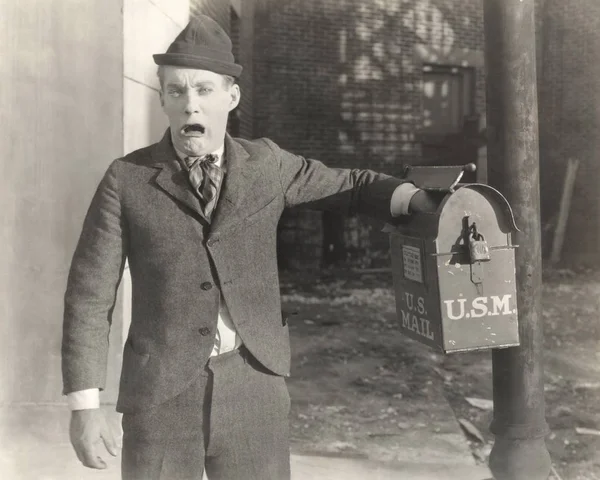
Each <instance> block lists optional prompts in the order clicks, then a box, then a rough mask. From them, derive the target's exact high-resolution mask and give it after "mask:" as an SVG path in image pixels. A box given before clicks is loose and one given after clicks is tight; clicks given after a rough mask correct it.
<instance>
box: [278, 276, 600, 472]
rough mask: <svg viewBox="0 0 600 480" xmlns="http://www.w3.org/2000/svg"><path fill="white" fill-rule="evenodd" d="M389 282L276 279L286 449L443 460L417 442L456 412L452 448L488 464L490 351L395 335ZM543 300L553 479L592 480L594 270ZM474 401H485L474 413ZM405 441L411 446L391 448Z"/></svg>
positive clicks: (598, 338)
mask: <svg viewBox="0 0 600 480" xmlns="http://www.w3.org/2000/svg"><path fill="white" fill-rule="evenodd" d="M391 284H392V282H391V274H390V273H389V272H382V273H368V274H365V273H360V272H351V271H347V270H344V271H341V270H340V271H326V272H320V273H318V274H306V273H304V274H285V273H284V274H283V275H282V299H283V308H284V310H285V311H286V312H288V313H289V314H290V332H291V337H292V350H293V353H292V355H293V360H292V362H293V367H292V377H291V379H290V380H289V382H288V383H289V386H290V392H291V395H292V399H293V403H292V414H291V419H292V446H293V449H294V450H295V451H296V452H299V453H311V452H314V453H319V454H331V455H343V456H350V457H369V458H373V459H378V460H384V461H391V462H393V461H394V460H395V459H398V458H400V457H402V458H406V455H407V451H408V452H409V454H410V452H414V459H415V460H416V461H439V462H451V461H452V458H451V457H452V456H449V457H448V458H441V459H430V458H427V459H424V458H423V457H419V452H420V451H423V449H424V448H425V447H426V446H425V445H419V435H418V432H419V431H423V432H425V433H426V432H427V429H429V428H435V429H436V433H437V434H439V435H442V436H443V434H444V430H445V428H446V427H445V425H446V424H445V423H444V422H445V421H446V422H447V421H448V420H452V421H455V420H454V419H453V418H450V419H448V418H447V417H452V413H451V412H452V411H453V413H454V415H455V417H456V418H457V419H462V420H466V421H468V422H470V426H471V432H470V433H467V432H466V431H465V432H464V434H463V435H464V437H463V438H461V439H460V440H461V441H460V442H458V443H460V444H462V445H464V443H465V442H464V439H465V438H466V439H467V440H468V444H469V446H470V450H471V454H472V455H473V456H474V458H475V459H476V461H477V462H481V463H483V462H487V459H488V456H489V452H490V450H491V448H492V445H493V436H492V435H491V434H490V433H489V424H490V421H491V418H492V411H491V407H490V402H489V401H490V400H491V399H492V363H491V355H490V353H489V352H475V353H463V354H452V355H443V354H441V353H437V352H435V351H434V350H432V349H430V348H429V347H426V346H423V345H421V344H418V343H417V342H414V341H413V340H410V339H408V338H407V337H405V336H404V335H402V334H400V333H398V331H397V329H396V315H395V307H394V297H393V292H392V290H391ZM542 303H543V311H542V315H543V319H544V329H545V339H544V345H545V352H544V353H545V393H546V396H545V397H546V418H547V421H548V424H549V426H550V428H551V431H552V433H551V434H550V435H549V437H548V438H547V446H548V449H549V451H550V454H551V458H552V462H553V474H552V475H551V477H550V478H557V479H559V480H600V436H599V435H600V402H598V401H597V400H598V398H600V273H599V272H592V271H580V272H572V271H568V270H562V271H553V272H549V273H547V274H545V275H544V289H543V301H542ZM440 389H441V390H442V392H440ZM435 393H441V395H436V394H435ZM435 398H441V399H444V398H445V400H446V401H445V402H440V401H438V403H440V405H436V404H435V403H436V402H435V401H432V400H431V399H435ZM473 398H475V399H483V400H487V402H483V404H482V405H479V406H473V405H472V404H471V403H469V401H468V400H467V399H473ZM471 402H473V400H471ZM441 403H444V405H441ZM448 404H449V405H450V407H451V411H450V413H449V410H448ZM432 425H435V427H432ZM447 425H450V424H447ZM582 429H583V430H582ZM450 430H456V429H455V427H453V428H450V426H448V431H450ZM399 432H403V433H404V434H403V435H400V434H399ZM409 432H411V435H412V436H410V435H408V436H407V434H408V433H409ZM413 433H414V435H413ZM404 437H406V438H409V439H410V444H408V445H407V444H402V443H401V442H400V443H399V442H398V439H399V438H404ZM478 437H479V438H478ZM423 438H424V439H426V438H431V435H429V437H428V436H427V435H423ZM457 445H458V444H457ZM457 449H460V446H457ZM400 450H402V452H400ZM457 452H458V450H457Z"/></svg>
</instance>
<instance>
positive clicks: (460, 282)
mask: <svg viewBox="0 0 600 480" xmlns="http://www.w3.org/2000/svg"><path fill="white" fill-rule="evenodd" d="M515 230H516V226H515V224H514V218H513V216H512V211H511V210H510V206H509V205H508V202H507V201H506V199H505V198H504V197H503V196H502V195H501V194H500V193H499V192H498V191H496V190H494V189H493V188H491V187H488V186H487V185H478V184H473V185H465V186H463V187H461V188H459V189H457V190H456V191H455V192H454V193H453V194H452V195H449V196H448V197H447V200H446V201H445V203H444V205H443V207H442V210H441V213H440V218H439V227H438V236H437V239H436V246H437V253H436V254H435V256H436V270H437V272H438V282H439V295H440V311H441V323H442V331H443V347H442V348H443V350H444V351H445V352H459V351H467V350H478V349H488V348H500V347H510V346H517V345H519V333H518V312H517V292H516V278H515V273H516V272H515V254H514V253H515V252H514V248H515V246H514V245H512V243H511V234H512V232H513V231H515ZM473 232H475V235H476V236H478V237H480V238H481V239H482V240H481V241H482V242H484V243H485V250H486V251H488V252H489V255H488V256H482V257H477V256H474V255H473V253H472V252H471V251H470V248H469V239H472V238H473ZM474 258H475V259H474ZM476 258H482V260H476Z"/></svg>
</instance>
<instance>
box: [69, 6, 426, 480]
mask: <svg viewBox="0 0 600 480" xmlns="http://www.w3.org/2000/svg"><path fill="white" fill-rule="evenodd" d="M154 59H155V62H156V63H157V64H158V65H159V71H158V74H159V79H160V84H161V91H160V99H161V104H162V107H163V110H164V112H165V114H166V115H167V117H168V119H169V125H170V127H169V129H168V130H167V132H166V133H165V135H164V137H163V139H162V140H161V141H160V142H159V143H157V144H154V145H151V146H150V147H147V148H143V149H141V150H138V151H135V152H133V153H131V154H129V155H127V156H125V157H124V158H120V159H118V160H115V161H114V162H113V163H112V164H111V165H110V167H109V168H108V170H107V172H106V174H105V176H104V178H103V179H102V181H101V182H100V185H99V187H98V189H97V191H96V194H95V196H94V198H93V200H92V202H91V205H90V208H89V211H88V213H87V216H86V219H85V222H84V225H83V230H82V234H81V238H80V240H79V243H78V245H77V249H76V251H75V254H74V257H73V262H72V266H71V271H70V274H69V279H68V285H67V291H66V294H65V318H64V333H63V349H62V353H63V377H64V392H65V394H67V396H68V401H69V404H70V406H71V409H72V416H71V426H70V436H71V442H72V444H73V446H74V449H75V451H76V453H77V456H78V458H79V459H80V461H81V462H82V463H83V464H84V465H86V466H88V467H92V468H104V467H105V466H106V465H105V463H104V461H103V460H102V459H101V458H100V456H99V450H98V442H99V441H100V440H102V441H103V442H104V444H105V446H106V448H107V449H108V451H109V452H110V453H111V454H113V455H116V448H115V442H114V439H113V438H112V435H111V434H110V432H109V430H108V428H107V426H106V419H105V418H104V417H103V415H102V413H101V411H100V410H98V408H97V407H98V391H99V389H102V388H103V386H104V382H105V375H106V360H107V358H106V357H107V351H108V340H107V339H108V332H109V327H110V322H111V314H112V310H113V308H114V304H115V295H116V291H117V287H118V284H119V282H120V279H121V275H122V272H123V267H124V264H125V261H126V259H127V260H128V262H129V267H130V272H131V277H132V300H133V303H132V307H133V308H132V321H131V328H130V331H129V335H128V338H127V341H126V343H125V347H124V353H123V368H122V374H121V383H120V389H119V398H118V402H117V410H118V411H120V412H123V432H124V436H123V451H122V476H123V478H124V479H128V480H129V479H144V480H150V479H159V478H160V479H169V480H173V479H184V478H185V479H188V478H190V479H191V478H198V479H199V478H201V476H202V472H203V470H204V469H205V468H206V471H207V474H208V476H209V478H210V479H211V480H217V479H226V480H236V479H245V480H251V479H257V480H269V479H272V480H282V479H287V478H289V476H290V471H289V469H290V464H289V440H288V436H289V432H288V413H289V406H290V399H289V395H288V392H287V388H286V385H285V379H284V377H286V376H288V375H289V371H290V347H289V339H288V326H287V319H286V318H282V315H281V308H280V297H279V284H278V273H277V261H276V258H277V257H276V231H277V222H278V220H279V218H280V215H281V213H282V211H283V210H284V208H286V207H293V206H298V205H304V206H306V207H308V208H314V209H322V210H330V211H335V212H342V213H347V212H352V211H356V212H361V213H366V214H370V215H373V216H378V217H380V218H382V219H384V220H390V219H391V218H392V217H393V216H399V215H404V214H407V213H408V211H409V207H410V209H411V210H415V211H422V210H428V209H431V208H434V207H435V202H433V201H432V200H431V199H430V198H429V197H428V196H427V194H426V193H425V192H423V191H420V190H418V189H416V188H415V187H414V186H413V185H412V184H408V183H403V182H402V181H400V180H397V179H394V178H391V177H389V176H386V175H381V174H377V173H375V172H371V171H368V170H341V169H330V168H327V167H326V166H325V165H323V164H322V163H320V162H318V161H315V160H307V159H305V158H303V157H300V156H296V155H293V154H291V153H289V152H286V151H284V150H282V149H280V148H279V147H278V146H277V145H275V144H274V143H273V142H271V141H270V140H266V139H261V140H255V141H247V140H240V139H233V138H231V137H230V136H228V135H227V134H226V132H225V127H226V123H227V117H228V113H229V112H230V111H231V110H233V109H234V108H235V107H236V106H237V105H238V103H239V101H240V89H239V87H238V86H237V85H235V84H234V81H233V80H234V78H235V77H238V76H239V75H240V73H241V71H242V67H241V66H239V65H237V64H236V63H234V58H233V55H232V54H231V41H230V39H229V37H228V36H227V34H226V33H225V32H224V31H223V29H221V27H220V26H219V25H218V24H217V23H216V22H214V21H213V20H211V19H210V18H208V17H204V16H203V17H200V18H197V19H196V20H193V21H192V22H190V24H189V25H188V26H187V27H186V28H185V29H184V30H183V31H182V32H181V33H180V34H179V36H178V37H177V38H176V39H175V41H174V42H173V43H172V44H171V46H170V47H169V49H168V51H167V53H165V54H159V55H155V56H154Z"/></svg>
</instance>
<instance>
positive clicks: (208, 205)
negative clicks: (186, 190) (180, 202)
mask: <svg viewBox="0 0 600 480" xmlns="http://www.w3.org/2000/svg"><path fill="white" fill-rule="evenodd" d="M217 160H218V157H217V156H216V155H212V154H211V155H205V156H204V157H187V158H186V159H185V162H186V165H187V166H188V173H189V179H190V184H191V185H192V188H193V189H194V192H196V194H197V195H198V197H199V198H200V201H201V202H202V208H203V212H204V216H205V217H206V218H207V219H209V220H210V219H211V216H212V213H213V211H214V208H215V206H216V204H217V197H218V194H219V188H220V187H221V182H222V181H223V170H221V169H220V168H219V167H218V166H217V165H216V162H217Z"/></svg>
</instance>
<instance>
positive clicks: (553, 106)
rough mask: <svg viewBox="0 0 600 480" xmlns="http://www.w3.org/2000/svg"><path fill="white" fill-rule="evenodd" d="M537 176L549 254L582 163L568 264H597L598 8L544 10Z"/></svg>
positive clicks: (584, 4) (553, 0) (551, 3)
mask: <svg viewBox="0 0 600 480" xmlns="http://www.w3.org/2000/svg"><path fill="white" fill-rule="evenodd" d="M539 7H540V8H539V10H538V17H539V19H540V22H541V28H540V33H541V35H540V39H539V40H540V43H541V45H540V48H539V50H538V51H540V52H541V60H540V61H539V62H538V65H539V67H541V72H540V73H539V75H538V78H539V113H540V177H541V200H542V220H543V223H544V225H545V226H546V227H547V228H546V230H545V236H544V245H545V251H546V252H547V251H548V250H549V249H550V247H551V242H552V234H553V231H554V227H555V225H556V215H557V213H558V208H559V202H560V196H561V192H562V188H563V178H564V175H565V172H566V166H567V161H568V159H569V158H578V159H579V160H580V162H581V163H580V167H579V172H578V175H577V179H576V183H575V193H574V196H573V201H572V206H571V211H570V216H569V222H568V227H567V234H566V238H565V246H564V249H563V258H564V259H565V261H567V262H577V263H579V262H586V263H589V262H593V263H596V264H597V263H598V261H599V260H600V259H599V256H598V253H599V248H598V247H599V245H600V202H599V195H598V186H599V185H600V153H599V151H598V147H599V146H600V145H599V144H598V128H599V127H600V122H599V117H598V115H599V113H600V63H599V61H598V59H600V2H598V1H596V0H571V1H569V2H563V1H560V0H545V2H543V4H541V5H539Z"/></svg>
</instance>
